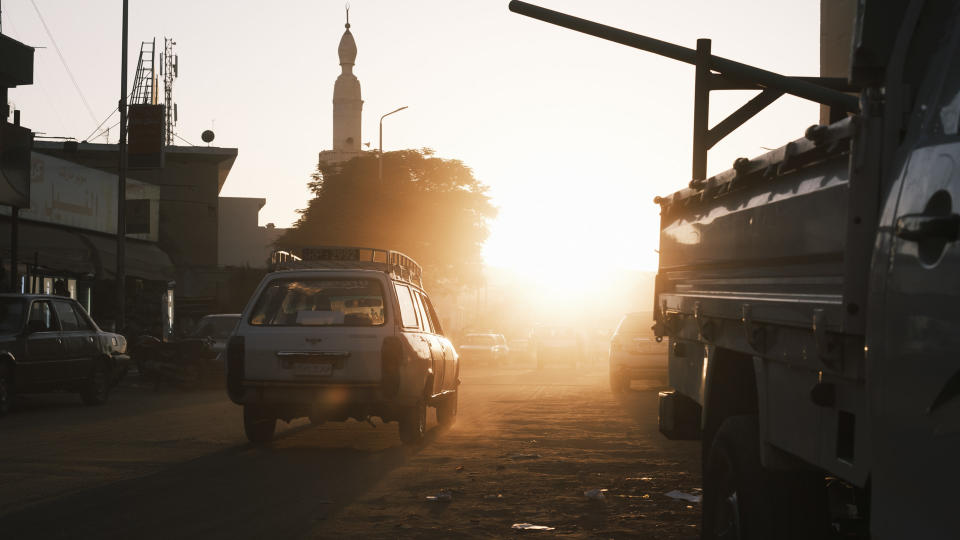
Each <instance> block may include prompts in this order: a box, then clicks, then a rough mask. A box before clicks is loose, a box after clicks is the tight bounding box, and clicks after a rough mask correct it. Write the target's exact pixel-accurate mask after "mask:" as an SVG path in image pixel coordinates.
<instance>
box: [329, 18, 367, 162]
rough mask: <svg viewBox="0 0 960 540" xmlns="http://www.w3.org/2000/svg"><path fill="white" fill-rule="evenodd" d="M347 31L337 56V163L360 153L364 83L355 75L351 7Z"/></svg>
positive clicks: (334, 95)
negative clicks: (361, 85)
mask: <svg viewBox="0 0 960 540" xmlns="http://www.w3.org/2000/svg"><path fill="white" fill-rule="evenodd" d="M344 27H345V28H346V30H344V32H343V36H342V37H341V38H340V46H339V47H338V48H337V53H338V54H339V55H340V68H341V70H342V72H341V73H340V76H339V77H337V82H336V83H335V84H334V85H333V153H334V155H335V156H336V158H335V159H336V160H337V161H340V160H343V161H345V160H348V159H350V158H352V157H355V156H357V155H359V154H360V117H361V113H362V110H363V100H362V99H360V81H359V80H357V77H356V76H355V75H354V74H353V63H354V62H355V61H356V59H357V43H356V42H355V41H354V40H353V34H351V33H350V8H349V7H347V24H345V25H344Z"/></svg>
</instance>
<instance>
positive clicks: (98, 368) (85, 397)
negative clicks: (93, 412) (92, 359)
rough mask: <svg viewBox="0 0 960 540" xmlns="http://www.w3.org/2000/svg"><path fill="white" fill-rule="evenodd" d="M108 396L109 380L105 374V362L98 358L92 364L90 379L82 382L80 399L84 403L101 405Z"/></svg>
mask: <svg viewBox="0 0 960 540" xmlns="http://www.w3.org/2000/svg"><path fill="white" fill-rule="evenodd" d="M109 396H110V381H109V376H108V374H107V363H106V362H104V361H103V360H98V361H97V363H96V364H94V366H93V373H91V374H90V379H89V380H88V381H87V382H86V384H84V386H83V389H82V390H81V391H80V399H81V400H82V401H83V404H84V405H90V406H93V405H101V404H103V403H104V402H106V401H107V397H109Z"/></svg>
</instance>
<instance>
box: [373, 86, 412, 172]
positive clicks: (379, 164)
mask: <svg viewBox="0 0 960 540" xmlns="http://www.w3.org/2000/svg"><path fill="white" fill-rule="evenodd" d="M406 108H407V106H406V105H404V106H403V107H400V108H399V109H397V110H395V111H390V112H388V113H387V114H385V115H383V116H381V117H380V153H379V154H377V181H378V182H379V183H381V184H382V183H383V119H384V118H386V117H388V116H390V115H391V114H393V113H398V112H400V111H402V110H404V109H406Z"/></svg>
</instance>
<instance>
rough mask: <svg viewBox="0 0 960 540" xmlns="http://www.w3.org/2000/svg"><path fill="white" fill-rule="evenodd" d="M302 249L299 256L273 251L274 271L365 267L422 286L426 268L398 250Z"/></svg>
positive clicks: (328, 247) (357, 248)
mask: <svg viewBox="0 0 960 540" xmlns="http://www.w3.org/2000/svg"><path fill="white" fill-rule="evenodd" d="M299 251H300V254H299V255H296V254H294V253H292V252H289V251H279V250H278V251H274V252H273V253H272V254H271V255H270V263H271V266H272V267H273V269H274V270H296V269H304V268H366V269H371V270H380V271H383V272H387V273H388V274H390V276H391V277H393V278H395V279H399V280H401V281H406V282H407V283H411V284H413V285H416V286H417V287H423V281H422V275H423V269H422V268H420V265H419V264H417V262H416V261H414V260H413V259H411V258H410V257H408V256H406V255H404V254H403V253H400V252H399V251H391V250H388V249H377V248H369V247H349V246H312V247H305V248H301V249H300V250H299Z"/></svg>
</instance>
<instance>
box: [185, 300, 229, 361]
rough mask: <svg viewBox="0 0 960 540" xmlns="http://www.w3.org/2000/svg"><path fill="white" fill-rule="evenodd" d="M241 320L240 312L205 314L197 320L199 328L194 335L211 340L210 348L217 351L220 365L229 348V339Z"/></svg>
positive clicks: (217, 359)
mask: <svg viewBox="0 0 960 540" xmlns="http://www.w3.org/2000/svg"><path fill="white" fill-rule="evenodd" d="M238 322H240V314H239V313H219V314H214V315H204V316H203V317H202V318H201V319H200V321H199V322H197V329H196V330H195V331H194V332H193V337H195V338H201V339H209V340H210V350H211V351H213V352H214V353H216V355H217V358H216V362H217V365H218V366H222V365H223V361H224V358H223V356H224V354H223V353H225V352H226V350H227V339H229V338H230V334H232V333H233V330H234V329H235V328H236V327H237V323H238Z"/></svg>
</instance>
